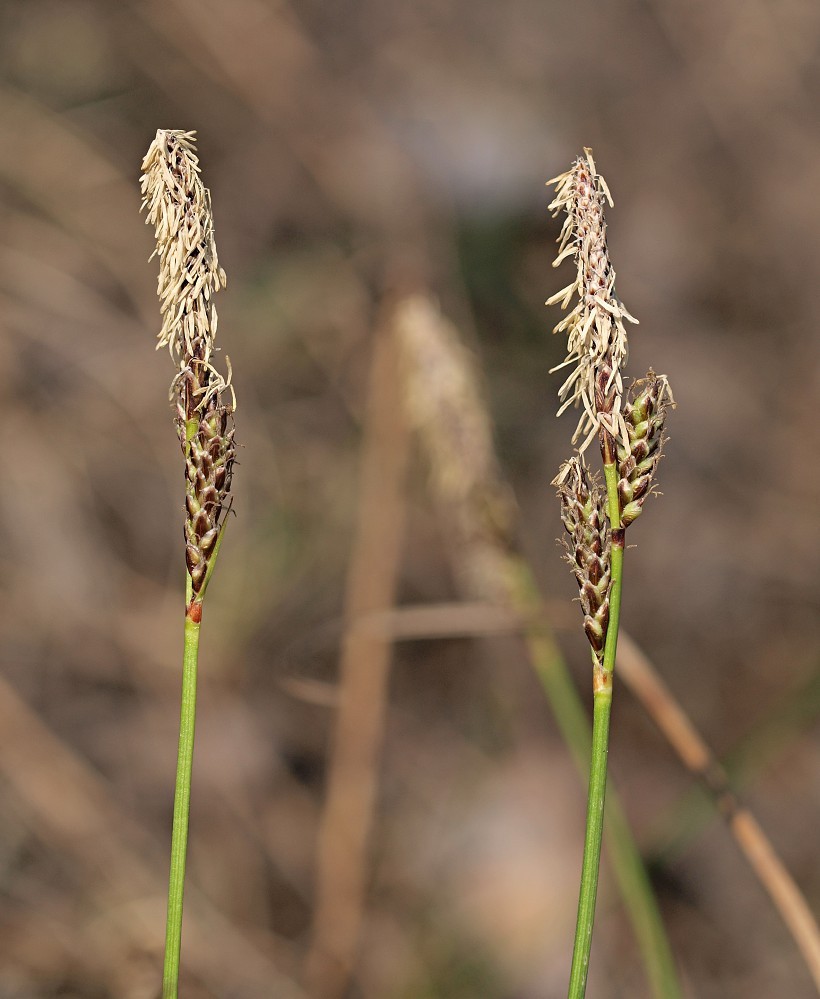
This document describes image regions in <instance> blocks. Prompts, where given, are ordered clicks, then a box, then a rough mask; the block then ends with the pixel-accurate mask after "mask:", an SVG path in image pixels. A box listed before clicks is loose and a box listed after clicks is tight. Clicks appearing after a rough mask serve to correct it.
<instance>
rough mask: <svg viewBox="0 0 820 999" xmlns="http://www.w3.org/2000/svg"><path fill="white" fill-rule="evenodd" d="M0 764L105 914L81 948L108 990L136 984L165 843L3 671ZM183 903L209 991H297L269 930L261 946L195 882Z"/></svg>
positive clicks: (191, 950) (152, 923) (190, 950)
mask: <svg viewBox="0 0 820 999" xmlns="http://www.w3.org/2000/svg"><path fill="white" fill-rule="evenodd" d="M0 771H1V772H2V775H3V780H4V782H6V783H7V784H8V786H9V787H11V788H12V789H13V790H14V792H15V794H16V796H17V798H18V800H19V802H20V803H21V806H22V811H23V814H24V816H25V820H26V823H27V825H29V826H30V828H31V829H32V830H33V831H34V832H35V834H36V836H37V838H38V839H40V840H41V841H42V842H43V843H45V844H46V845H47V846H48V848H49V849H52V850H56V851H58V852H59V853H61V854H64V855H65V856H67V857H68V858H69V859H70V861H71V863H72V864H76V865H77V868H78V870H79V876H80V877H83V878H85V879H86V883H87V884H88V885H89V886H93V895H94V907H93V908H94V911H95V912H97V913H104V914H105V919H104V922H103V921H102V920H101V922H100V925H99V927H97V929H96V932H95V935H94V939H95V940H96V942H97V946H95V947H91V946H90V944H89V940H88V939H82V938H81V939H80V940H79V943H78V947H77V950H78V954H85V955H86V957H87V956H88V953H89V951H90V952H91V954H92V955H93V957H94V966H93V967H94V970H95V971H96V972H97V974H99V975H100V977H101V978H102V979H103V980H105V981H106V982H107V983H108V986H109V988H110V989H111V992H112V994H116V995H121V996H124V997H125V996H130V995H133V994H136V993H135V992H134V991H133V990H134V988H135V963H137V964H138V963H140V961H141V960H142V958H143V956H145V955H150V956H151V958H152V961H151V964H152V969H153V956H154V955H155V954H156V953H158V952H159V951H160V949H161V945H162V934H161V930H160V926H161V913H162V907H163V904H164V897H165V885H164V883H163V880H164V875H163V874H160V871H161V870H162V869H163V868H164V865H165V861H164V859H163V854H164V852H165V847H164V846H161V845H160V844H159V843H158V842H157V841H155V840H154V839H153V837H152V836H151V834H150V833H148V832H147V831H146V829H144V828H143V827H142V826H141V825H139V824H138V823H137V822H136V821H135V820H134V819H133V818H131V817H130V816H129V815H128V814H127V813H126V812H124V811H123V810H122V809H121V808H120V806H119V805H118V804H117V802H116V800H115V798H114V797H113V796H112V794H111V790H110V789H109V787H108V786H107V784H106V782H105V781H104V780H103V779H102V778H101V777H100V776H99V775H98V774H97V773H95V771H94V770H93V769H92V768H91V767H90V766H89V765H88V763H87V762H86V761H85V760H83V759H82V758H81V757H80V756H78V755H77V754H76V753H75V752H74V751H73V750H72V749H71V747H69V746H68V745H66V743H65V742H64V741H63V740H61V739H60V738H59V737H58V736H57V735H55V734H54V732H52V731H51V730H50V729H49V728H48V726H47V725H45V724H44V723H43V721H42V720H41V719H40V718H39V717H38V716H37V714H36V713H35V712H33V711H32V710H31V708H29V707H28V705H27V704H26V703H25V702H24V701H23V700H22V699H21V698H20V697H19V696H18V695H17V694H16V693H15V692H14V690H13V689H12V688H11V687H10V686H9V685H8V684H7V683H6V682H5V681H4V680H3V679H2V678H0ZM185 913H186V918H187V921H186V965H187V966H188V967H189V968H190V970H191V972H192V973H193V974H194V975H195V976H196V977H198V978H200V979H202V980H203V981H207V982H208V983H209V986H210V989H211V990H212V994H213V995H217V996H218V995H223V996H226V995H228V994H231V995H234V994H237V995H242V994H248V995H256V994H263V993H264V994H267V993H268V992H269V991H270V990H275V992H276V995H277V996H280V995H281V996H282V997H283V999H304V994H303V993H302V991H301V990H300V989H299V987H298V986H297V985H296V984H295V983H294V982H293V981H292V980H291V979H289V978H288V977H287V976H285V975H283V974H282V972H281V970H280V969H279V968H278V967H277V965H276V963H275V962H274V961H273V960H271V958H270V956H269V954H268V953H265V951H270V950H272V949H278V950H279V951H280V954H281V953H283V951H282V948H281V947H278V948H272V947H271V943H272V941H270V940H268V941H266V942H265V948H264V951H263V950H262V949H260V947H259V946H258V944H255V943H253V942H251V941H250V940H249V939H248V938H247V937H246V936H245V935H243V934H242V933H241V932H240V931H239V930H237V928H236V927H235V926H234V925H233V924H232V922H231V920H230V919H228V918H227V917H226V916H225V915H224V914H223V913H221V912H220V911H219V910H218V909H217V908H216V907H215V906H214V905H213V904H212V903H211V902H209V901H208V900H207V898H206V897H205V896H204V895H203V894H202V893H201V892H199V891H197V890H196V888H195V887H193V888H191V889H189V891H188V893H187V895H186V909H185ZM64 932H65V928H64ZM101 938H102V939H103V940H104V941H105V945H104V946H102V945H100V941H101ZM259 942H261V938H260V941H259ZM153 977H154V973H153V970H152V972H151V979H152V980H153ZM237 988H239V989H240V990H241V991H240V992H237V991H236V990H237ZM152 991H153V984H152ZM140 994H141V993H140Z"/></svg>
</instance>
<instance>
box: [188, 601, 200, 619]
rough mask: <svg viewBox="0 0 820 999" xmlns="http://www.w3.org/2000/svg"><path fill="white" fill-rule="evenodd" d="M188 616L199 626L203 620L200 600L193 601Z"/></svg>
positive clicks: (189, 606) (189, 605)
mask: <svg viewBox="0 0 820 999" xmlns="http://www.w3.org/2000/svg"><path fill="white" fill-rule="evenodd" d="M186 614H187V616H188V617H189V618H190V619H191V621H193V622H194V624H199V622H200V621H201V620H202V604H201V603H200V602H199V601H198V600H192V601H191V602H190V603H189V604H188V608H187V610H186Z"/></svg>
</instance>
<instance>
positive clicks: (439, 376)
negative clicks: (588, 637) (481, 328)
mask: <svg viewBox="0 0 820 999" xmlns="http://www.w3.org/2000/svg"><path fill="white" fill-rule="evenodd" d="M393 328H394V333H395V336H396V338H397V340H398V343H399V348H400V355H401V360H402V365H401V369H402V375H403V379H402V380H403V392H402V397H403V398H402V401H403V404H404V408H405V412H406V415H407V419H408V424H409V426H410V427H411V428H412V429H413V431H414V432H415V434H416V435H417V437H418V440H419V443H420V444H421V448H422V452H423V453H424V456H425V458H426V461H427V464H428V468H429V473H430V475H429V485H430V490H431V493H432V495H433V496H434V497H435V499H436V501H437V503H438V505H439V506H440V508H441V510H442V513H443V515H444V516H445V518H446V521H447V540H448V547H449V549H450V552H451V557H452V559H453V565H454V568H455V570H456V573H457V576H458V580H459V584H460V588H461V589H462V591H463V592H464V593H465V594H468V595H469V596H471V597H473V598H475V599H479V600H482V601H487V602H488V604H489V605H495V606H501V607H507V608H509V610H511V611H512V612H513V613H514V614H515V616H516V617H517V618H518V619H519V620H520V621H521V622H522V625H523V634H524V640H525V644H526V647H527V651H528V654H529V658H530V661H531V664H532V666H533V669H534V671H535V673H536V675H537V677H538V680H539V682H540V684H541V686H542V689H543V691H544V693H545V695H546V697H547V699H548V701H549V703H550V705H551V707H552V710H553V713H554V715H555V718H556V721H557V723H558V727H559V730H560V732H561V734H562V736H563V738H564V740H565V742H566V744H567V746H568V747H569V750H570V753H571V755H572V757H573V759H574V761H575V763H576V765H577V767H578V770H579V772H580V773H581V774H582V775H586V774H588V772H589V763H590V748H589V747H590V725H589V721H588V719H587V716H586V713H585V711H584V705H583V701H582V699H581V695H580V694H579V692H578V691H577V689H576V687H575V684H574V683H573V680H572V676H571V674H570V671H569V668H568V666H567V664H566V662H565V661H564V659H563V656H562V654H561V651H560V649H559V647H558V644H557V642H556V640H555V638H554V636H553V633H552V630H551V628H550V626H549V623H548V621H547V620H546V619H545V616H544V609H543V600H542V598H541V595H540V593H539V591H538V586H537V584H536V581H535V576H534V573H533V571H532V568H531V567H530V565H529V564H528V562H527V561H526V559H525V558H524V556H523V555H522V553H521V551H520V547H519V545H518V543H517V539H516V534H517V528H516V518H517V508H516V504H515V499H514V496H513V494H512V490H511V489H510V487H509V485H508V484H507V482H506V481H505V480H504V478H503V475H502V471H501V467H500V463H499V461H498V457H497V454H496V451H495V447H494V444H493V429H492V421H491V417H490V413H489V410H488V407H487V404H486V400H485V399H484V396H483V393H482V390H481V387H480V384H479V382H480V379H479V373H478V370H477V368H476V366H475V364H474V358H473V357H472V356H471V354H470V353H469V351H468V350H467V349H466V347H465V346H464V344H463V342H462V340H461V338H460V335H459V331H458V330H457V328H456V327H455V326H454V325H453V324H452V323H450V322H449V321H448V320H447V319H446V318H445V316H444V315H442V313H441V310H440V309H439V307H438V306H437V304H436V303H435V302H433V301H432V299H431V298H430V297H429V296H426V295H421V294H415V295H411V296H409V297H408V298H405V299H403V300H401V301H400V302H399V303H398V305H397V307H396V311H395V317H394V323H393ZM606 828H607V848H608V851H609V856H610V861H611V863H612V869H613V873H614V875H615V880H616V882H617V885H618V888H619V890H620V893H621V896H622V899H623V903H624V908H625V911H626V913H627V916H628V918H629V920H630V922H631V923H632V928H633V931H634V933H635V938H636V941H637V943H638V947H639V949H640V953H641V957H642V960H643V964H644V967H645V969H646V974H647V979H648V982H649V986H650V990H651V994H652V995H653V996H654V997H656V999H679V997H680V996H681V995H682V990H681V987H680V984H679V982H678V977H677V971H676V968H675V962H674V958H673V955H672V952H671V948H670V946H669V941H668V939H667V937H666V932H665V930H664V926H663V923H662V921H661V916H660V913H659V911H658V908H657V903H656V901H655V898H654V895H653V894H652V886H651V884H650V881H649V876H648V874H647V872H646V870H645V868H644V865H643V861H642V859H641V855H640V852H639V850H638V847H637V844H636V843H635V840H634V839H633V837H632V834H631V832H630V829H629V825H628V823H627V820H626V816H625V814H624V811H623V808H622V807H621V805H620V803H619V801H618V798H617V795H616V794H615V793H614V792H612V791H611V792H610V799H609V802H608V807H607V815H606Z"/></svg>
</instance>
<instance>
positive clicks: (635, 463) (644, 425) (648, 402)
mask: <svg viewBox="0 0 820 999" xmlns="http://www.w3.org/2000/svg"><path fill="white" fill-rule="evenodd" d="M674 405H675V400H674V399H673V398H672V390H671V389H670V387H669V380H668V379H667V377H666V375H656V374H655V372H654V371H650V372H649V373H648V374H647V376H646V378H641V379H639V380H638V381H636V382H634V383H633V384H632V385H631V386H630V388H629V392H628V394H627V398H626V400H625V402H624V411H623V418H624V423H625V425H626V429H627V435H628V442H629V443H628V445H624V444H623V443H622V442H621V441H618V445H617V453H618V475H619V479H618V496H619V498H620V501H621V523H622V524H623V526H624V527H628V526H629V525H630V524H631V523H632V522H633V520H635V519H636V518H637V517H638V516H639V515H640V513H641V510H642V508H643V504H644V501H645V500H646V497H647V496H649V494H650V493H652V492H653V491H654V488H655V472H656V471H657V468H658V463H659V462H660V460H661V457H662V456H663V444H664V441H665V434H664V427H665V423H666V411H667V409H668V408H669V407H670V406H674Z"/></svg>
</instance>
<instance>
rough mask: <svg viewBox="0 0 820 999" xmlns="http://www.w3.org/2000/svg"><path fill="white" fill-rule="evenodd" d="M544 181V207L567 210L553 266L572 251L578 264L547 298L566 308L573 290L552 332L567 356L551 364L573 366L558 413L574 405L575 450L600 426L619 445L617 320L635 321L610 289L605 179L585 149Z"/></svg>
mask: <svg viewBox="0 0 820 999" xmlns="http://www.w3.org/2000/svg"><path fill="white" fill-rule="evenodd" d="M548 183H549V184H555V186H556V191H555V198H554V199H553V201H552V203H551V205H550V209H552V210H553V216H555V215H557V214H558V213H559V212H561V211H562V210H563V211H566V214H567V217H566V220H565V221H564V225H563V227H562V229H561V235H560V236H559V248H558V256H557V258H556V259H555V262H554V264H553V266H556V267H557V266H558V264H560V263H561V261H562V260H564V259H565V258H566V257H574V259H575V263H576V267H577V272H576V276H575V280H574V281H573V282H572V284H569V285H567V287H566V288H563V289H562V290H561V291H559V292H558V293H557V294H555V295H553V296H552V298H550V299H549V300H548V302H547V305H553V304H555V303H556V302H560V303H561V308H563V309H565V308H566V307H567V306H568V305H569V303H570V301H571V300H572V298H573V295H576V294H577V296H578V301H577V303H576V305H575V307H574V308H573V309H572V311H571V312H569V313H568V314H567V315H566V316H565V317H564V319H562V320H561V322H560V323H558V325H557V326H556V327H555V329H554V330H553V332H554V333H566V336H567V356H566V359H565V360H564V362H563V363H562V364H560V365H558V367H557V368H554V369H553V370H554V371H557V370H558V369H559V368H563V367H566V366H568V365H573V370H572V373H571V374H570V376H569V377H568V378H567V380H566V381H565V382H564V384H563V385H562V386H561V388H560V390H559V393H558V395H559V398H560V399H561V401H562V403H563V405H562V406H561V408H560V409H559V411H558V415H559V416H560V415H561V413H563V412H564V410H566V409H567V408H568V407H569V406H580V407H581V409H582V412H581V416H580V419H579V420H578V426H577V427H576V429H575V433H574V434H573V437H572V442H573V444H574V443H575V442H576V441H577V440H578V439H579V438H580V437H582V436H583V437H584V441H583V443H582V444H581V447H580V449H579V450H580V451H581V452H583V451H584V450H585V449H586V448H587V447H588V446H589V444H590V443H591V442H592V440H593V439H594V437H595V435H596V434H597V433H598V432H599V431H600V430H601V429H604V430H606V431H608V432H609V433H610V434H612V436H613V437H615V438H617V439H620V440H622V441H623V442H624V443H626V441H627V436H626V427H625V426H624V424H623V421H622V419H621V396H622V394H623V383H622V380H621V365H622V363H623V362H624V361H625V360H626V355H627V337H626V328H625V326H624V321H627V322H631V323H637V319H634V318H633V317H632V316H631V315H630V314H629V312H627V310H626V308H625V307H624V305H623V303H622V302H621V301H620V299H619V298H618V297H617V295H616V294H615V271H614V269H613V267H612V264H611V263H610V260H609V250H608V249H607V242H606V219H605V218H604V200H605V199H606V200H607V201H608V202H609V204H610V205H612V198H611V196H610V194H609V188H608V187H607V185H606V181H605V180H604V178H603V177H602V176H601V175H600V174H599V173H598V172H597V171H596V169H595V161H594V160H593V158H592V150H591V149H584V155H583V156H579V157H578V159H577V160H576V161H575V163H574V164H573V165H572V168H571V169H570V170H568V171H567V172H566V173H563V174H561V175H560V176H559V177H555V178H554V179H553V180H551V181H549V182H548Z"/></svg>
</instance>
